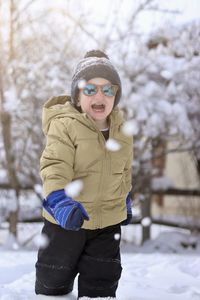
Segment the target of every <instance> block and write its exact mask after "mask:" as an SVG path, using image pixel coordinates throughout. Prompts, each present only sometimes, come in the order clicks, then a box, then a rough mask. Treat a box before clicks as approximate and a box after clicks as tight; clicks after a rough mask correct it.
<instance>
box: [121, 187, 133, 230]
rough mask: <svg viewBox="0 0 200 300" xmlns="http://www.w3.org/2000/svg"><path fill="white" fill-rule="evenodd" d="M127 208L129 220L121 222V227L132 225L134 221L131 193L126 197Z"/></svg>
mask: <svg viewBox="0 0 200 300" xmlns="http://www.w3.org/2000/svg"><path fill="white" fill-rule="evenodd" d="M126 208H127V218H126V220H124V221H122V222H121V225H122V226H124V225H128V224H130V223H131V220H132V216H133V215H132V208H131V193H130V192H129V193H128V195H127V197H126Z"/></svg>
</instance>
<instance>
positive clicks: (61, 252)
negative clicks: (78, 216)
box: [35, 220, 122, 298]
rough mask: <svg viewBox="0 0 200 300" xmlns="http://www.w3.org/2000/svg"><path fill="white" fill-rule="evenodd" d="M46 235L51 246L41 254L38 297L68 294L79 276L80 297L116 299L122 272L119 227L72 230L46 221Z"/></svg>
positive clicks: (37, 281)
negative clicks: (39, 295)
mask: <svg viewBox="0 0 200 300" xmlns="http://www.w3.org/2000/svg"><path fill="white" fill-rule="evenodd" d="M42 233H43V234H45V235H47V237H48V239H49V244H48V246H47V247H46V248H45V249H39V251H38V260H37V263H36V284H35V292H36V294H44V295H63V294H68V293H69V292H71V291H72V290H73V283H74V279H75V277H76V275H77V274H79V275H78V297H84V296H86V297H91V298H92V297H94V298H95V297H116V290H117V287H118V281H119V279H120V276H121V271H122V267H121V261H120V248H119V244H120V235H121V228H120V225H119V224H117V225H113V226H109V227H106V228H103V229H96V230H88V229H80V230H79V231H69V230H65V229H63V228H61V227H60V226H58V225H55V224H52V223H50V222H48V221H47V220H45V223H44V226H43V229H42Z"/></svg>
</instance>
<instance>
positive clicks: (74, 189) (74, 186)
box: [65, 179, 83, 198]
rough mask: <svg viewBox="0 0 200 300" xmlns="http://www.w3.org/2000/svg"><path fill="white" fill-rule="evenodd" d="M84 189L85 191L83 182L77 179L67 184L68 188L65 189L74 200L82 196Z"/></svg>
mask: <svg viewBox="0 0 200 300" xmlns="http://www.w3.org/2000/svg"><path fill="white" fill-rule="evenodd" d="M82 189H83V181H82V180H79V179H77V180H74V181H72V182H70V183H69V184H67V186H66V187H65V192H66V194H67V195H68V196H70V197H72V198H74V197H77V196H78V195H79V194H80V192H81V190H82Z"/></svg>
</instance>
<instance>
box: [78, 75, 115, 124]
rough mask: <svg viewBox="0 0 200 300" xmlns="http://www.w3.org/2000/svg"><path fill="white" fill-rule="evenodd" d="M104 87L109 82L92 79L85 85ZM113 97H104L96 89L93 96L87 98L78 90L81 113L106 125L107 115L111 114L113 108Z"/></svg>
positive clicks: (99, 90)
mask: <svg viewBox="0 0 200 300" xmlns="http://www.w3.org/2000/svg"><path fill="white" fill-rule="evenodd" d="M88 83H91V84H95V85H97V86H98V85H99V86H102V85H106V84H110V82H109V81H108V80H106V79H104V78H93V79H90V80H89V81H87V83H86V84H88ZM114 101H115V96H106V95H105V94H104V93H103V92H102V91H101V89H100V88H99V87H98V90H97V93H96V94H95V95H90V96H87V95H85V94H84V93H83V90H80V93H79V104H78V105H80V106H81V109H82V111H83V112H85V113H87V115H89V116H90V117H91V118H92V119H93V120H94V121H96V122H97V123H102V124H103V123H106V120H107V117H108V115H109V114H110V113H111V111H112V109H113V106H114Z"/></svg>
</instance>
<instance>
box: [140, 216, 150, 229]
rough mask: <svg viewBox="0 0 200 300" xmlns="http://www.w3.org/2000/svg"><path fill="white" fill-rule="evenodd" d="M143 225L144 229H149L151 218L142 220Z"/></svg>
mask: <svg viewBox="0 0 200 300" xmlns="http://www.w3.org/2000/svg"><path fill="white" fill-rule="evenodd" d="M141 224H142V226H143V227H148V226H150V225H151V218H149V217H145V218H143V219H142V221H141Z"/></svg>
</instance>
